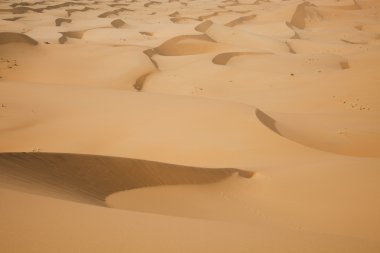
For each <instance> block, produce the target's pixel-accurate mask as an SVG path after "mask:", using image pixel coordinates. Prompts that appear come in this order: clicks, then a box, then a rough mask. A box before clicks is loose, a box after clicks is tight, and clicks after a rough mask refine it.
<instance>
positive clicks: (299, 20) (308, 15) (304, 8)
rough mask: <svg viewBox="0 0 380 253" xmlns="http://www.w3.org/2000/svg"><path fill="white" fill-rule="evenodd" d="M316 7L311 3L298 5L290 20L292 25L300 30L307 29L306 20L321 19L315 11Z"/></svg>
mask: <svg viewBox="0 0 380 253" xmlns="http://www.w3.org/2000/svg"><path fill="white" fill-rule="evenodd" d="M315 7H316V6H315V5H314V4H311V3H309V2H303V3H302V4H299V5H297V8H296V10H295V12H294V14H293V16H292V18H291V20H290V22H289V23H290V24H291V25H292V26H295V27H297V28H299V29H305V27H306V19H314V18H321V16H320V15H319V14H318V12H317V11H316V10H315Z"/></svg>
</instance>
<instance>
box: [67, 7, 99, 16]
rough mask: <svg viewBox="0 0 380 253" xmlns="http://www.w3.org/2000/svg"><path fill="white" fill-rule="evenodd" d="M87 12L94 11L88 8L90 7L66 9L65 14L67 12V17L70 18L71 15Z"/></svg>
mask: <svg viewBox="0 0 380 253" xmlns="http://www.w3.org/2000/svg"><path fill="white" fill-rule="evenodd" d="M89 10H95V8H90V7H87V6H86V7H84V8H82V9H67V10H66V12H67V15H68V16H69V17H70V16H71V14H73V13H74V12H85V11H89Z"/></svg>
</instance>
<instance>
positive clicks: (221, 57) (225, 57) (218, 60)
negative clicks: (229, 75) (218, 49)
mask: <svg viewBox="0 0 380 253" xmlns="http://www.w3.org/2000/svg"><path fill="white" fill-rule="evenodd" d="M262 54H268V53H254V52H228V53H221V54H218V55H216V56H215V57H214V58H213V59H212V62H213V63H215V64H218V65H226V64H227V63H228V61H229V60H231V58H233V57H237V56H242V55H262Z"/></svg>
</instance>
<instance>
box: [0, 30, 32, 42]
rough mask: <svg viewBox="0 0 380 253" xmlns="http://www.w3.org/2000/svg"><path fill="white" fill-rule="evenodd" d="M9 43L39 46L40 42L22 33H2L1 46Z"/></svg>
mask: <svg viewBox="0 0 380 253" xmlns="http://www.w3.org/2000/svg"><path fill="white" fill-rule="evenodd" d="M7 43H25V44H30V45H38V41H36V40H34V39H32V38H30V37H29V36H27V35H25V34H22V33H12V32H0V44H7Z"/></svg>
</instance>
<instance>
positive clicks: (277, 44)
mask: <svg viewBox="0 0 380 253" xmlns="http://www.w3.org/2000/svg"><path fill="white" fill-rule="evenodd" d="M196 30H198V31H203V32H204V34H206V35H208V36H209V37H210V38H211V39H213V40H214V41H216V42H219V43H224V44H228V45H233V46H235V47H239V48H242V49H249V50H253V51H256V52H267V53H288V52H289V48H288V47H287V46H286V44H285V43H284V42H283V41H282V40H279V39H274V38H272V37H269V36H265V35H261V34H256V33H253V32H247V31H244V30H240V29H236V28H234V27H228V26H225V25H219V24H214V23H211V24H210V23H205V24H201V25H200V26H198V27H196Z"/></svg>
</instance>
